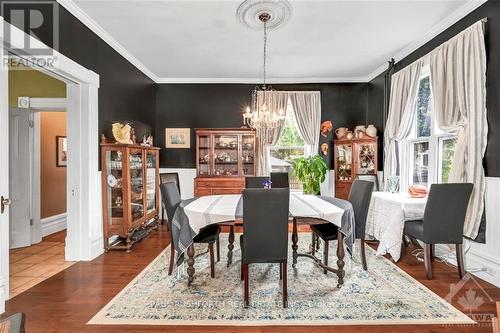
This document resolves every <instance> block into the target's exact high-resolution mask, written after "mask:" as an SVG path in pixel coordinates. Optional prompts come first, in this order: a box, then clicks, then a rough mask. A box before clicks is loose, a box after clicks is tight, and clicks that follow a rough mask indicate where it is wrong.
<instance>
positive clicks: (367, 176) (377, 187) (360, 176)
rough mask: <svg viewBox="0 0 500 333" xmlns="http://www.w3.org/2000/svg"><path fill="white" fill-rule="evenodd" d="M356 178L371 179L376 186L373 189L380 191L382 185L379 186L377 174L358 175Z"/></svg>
mask: <svg viewBox="0 0 500 333" xmlns="http://www.w3.org/2000/svg"><path fill="white" fill-rule="evenodd" d="M356 179H359V180H366V181H369V182H373V184H374V186H373V190H374V191H380V186H379V183H378V177H377V175H360V174H358V175H356Z"/></svg>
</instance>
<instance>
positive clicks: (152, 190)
mask: <svg viewBox="0 0 500 333" xmlns="http://www.w3.org/2000/svg"><path fill="white" fill-rule="evenodd" d="M146 163H147V164H146V207H147V212H148V214H149V213H151V212H152V211H154V210H155V208H156V155H155V154H151V153H147V155H146Z"/></svg>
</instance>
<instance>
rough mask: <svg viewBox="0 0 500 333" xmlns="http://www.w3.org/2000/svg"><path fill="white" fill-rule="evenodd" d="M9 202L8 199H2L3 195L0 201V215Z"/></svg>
mask: <svg viewBox="0 0 500 333" xmlns="http://www.w3.org/2000/svg"><path fill="white" fill-rule="evenodd" d="M10 203H11V201H10V199H9V198H4V197H3V195H2V197H1V199H0V206H1V207H0V214H3V212H4V211H5V206H8V205H10Z"/></svg>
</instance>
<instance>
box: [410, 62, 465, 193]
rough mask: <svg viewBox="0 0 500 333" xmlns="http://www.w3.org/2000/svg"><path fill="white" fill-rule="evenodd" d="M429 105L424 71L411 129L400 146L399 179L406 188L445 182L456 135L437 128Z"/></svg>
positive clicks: (427, 75)
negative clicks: (400, 178)
mask: <svg viewBox="0 0 500 333" xmlns="http://www.w3.org/2000/svg"><path fill="white" fill-rule="evenodd" d="M432 106H433V105H432V89H431V83H430V76H429V73H428V72H425V71H424V74H423V75H422V78H421V79H420V84H419V88H418V93H417V100H416V103H415V108H416V110H415V111H416V112H415V120H414V123H413V128H412V131H411V133H410V135H409V137H408V138H407V139H406V140H404V141H403V142H402V144H401V146H400V147H401V148H402V149H401V150H400V159H401V161H400V162H401V163H400V166H401V169H402V171H401V174H402V182H404V183H406V184H403V185H407V186H406V187H409V186H412V185H423V186H426V187H429V186H430V184H432V183H446V182H448V177H449V175H450V170H451V163H452V159H453V153H454V151H455V144H456V142H457V137H456V134H455V133H445V132H443V131H441V130H440V129H439V127H438V125H437V122H436V119H435V114H434V112H433V110H432ZM403 188H404V187H403Z"/></svg>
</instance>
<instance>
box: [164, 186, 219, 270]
mask: <svg viewBox="0 0 500 333" xmlns="http://www.w3.org/2000/svg"><path fill="white" fill-rule="evenodd" d="M160 190H161V197H162V200H163V203H164V205H165V209H166V210H167V216H168V220H167V223H168V224H169V225H170V230H172V221H173V219H174V214H175V211H176V209H177V207H178V206H179V204H180V203H181V201H182V200H181V196H180V194H179V189H178V188H177V186H176V185H175V183H165V184H161V185H160ZM220 231H221V227H220V226H219V225H218V224H210V225H207V226H206V227H204V228H202V229H201V230H200V232H199V233H198V234H197V235H196V236H195V237H194V238H193V243H204V244H208V252H209V254H210V276H211V277H215V262H214V243H217V244H216V245H217V261H219V260H220V247H219V234H220ZM174 257H175V246H174V239H173V237H172V232H170V264H169V266H168V275H172V270H173V267H174Z"/></svg>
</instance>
